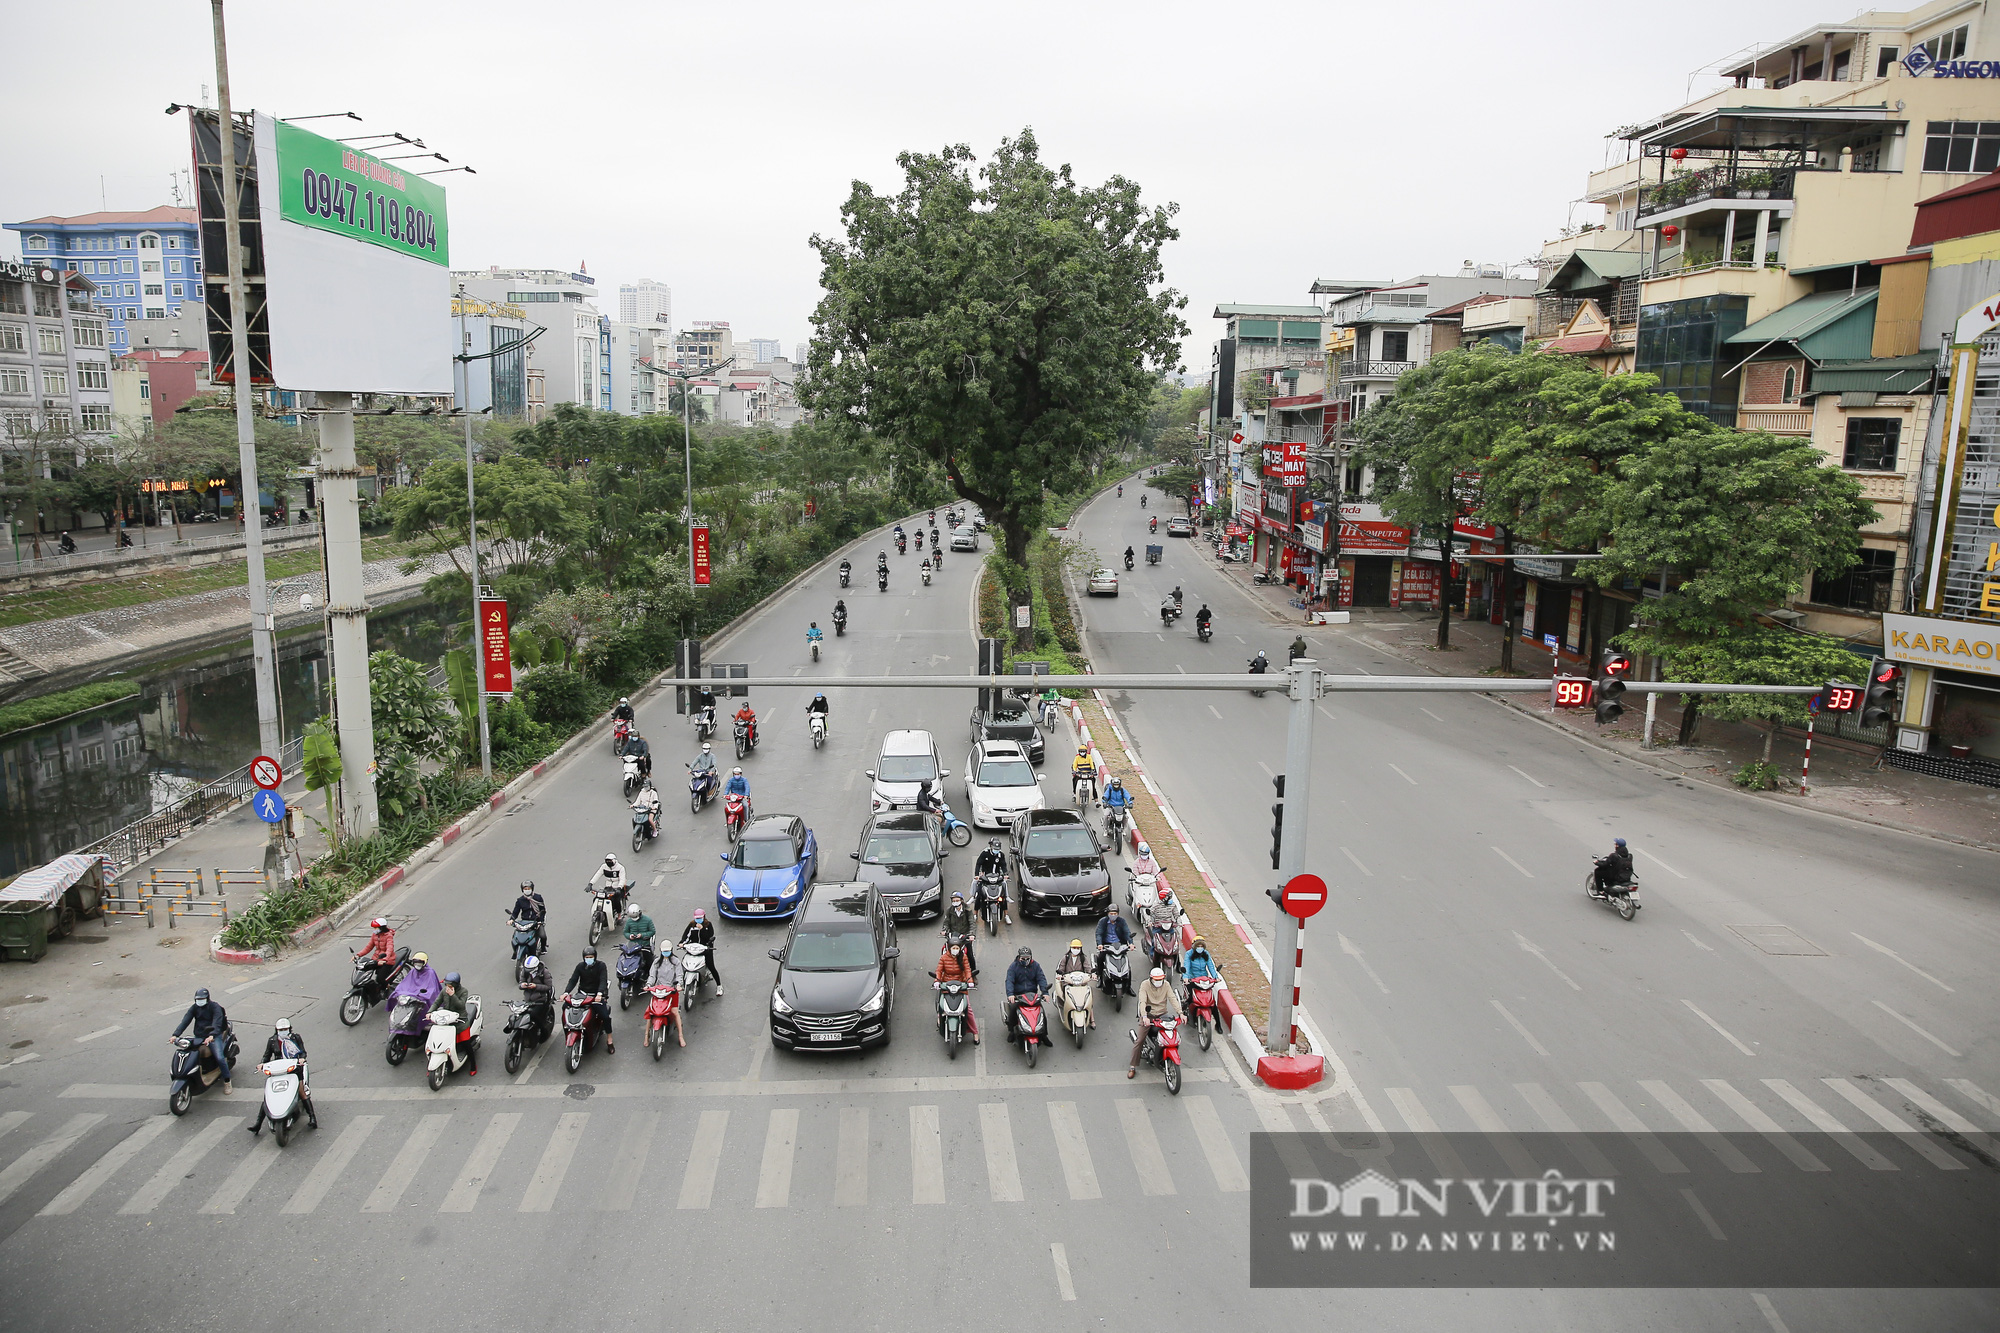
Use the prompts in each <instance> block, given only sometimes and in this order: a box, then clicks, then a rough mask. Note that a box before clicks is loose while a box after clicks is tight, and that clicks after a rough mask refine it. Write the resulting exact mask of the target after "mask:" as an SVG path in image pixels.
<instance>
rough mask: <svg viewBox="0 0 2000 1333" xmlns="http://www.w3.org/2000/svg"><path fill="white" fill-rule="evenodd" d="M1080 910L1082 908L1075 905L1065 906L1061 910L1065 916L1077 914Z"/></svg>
mask: <svg viewBox="0 0 2000 1333" xmlns="http://www.w3.org/2000/svg"><path fill="white" fill-rule="evenodd" d="M1080 910H1082V909H1080V908H1075V907H1065V908H1063V909H1062V912H1061V915H1063V916H1075V915H1076V914H1077V912H1078V911H1080Z"/></svg>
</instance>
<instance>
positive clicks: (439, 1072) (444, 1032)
mask: <svg viewBox="0 0 2000 1333" xmlns="http://www.w3.org/2000/svg"><path fill="white" fill-rule="evenodd" d="M467 999H468V1000H469V1002H470V1004H471V1008H472V1026H471V1027H469V1028H467V1029H466V1039H465V1040H464V1041H460V1040H459V1039H458V1015H457V1014H456V1013H454V1012H452V1011H451V1010H449V1009H433V1010H431V1012H430V1016H429V1022H430V1025H431V1030H430V1031H429V1032H427V1033H425V1034H424V1058H425V1059H426V1060H427V1061H428V1062H429V1065H430V1074H429V1078H430V1084H431V1091H432V1092H436V1091H437V1090H438V1089H439V1088H442V1087H443V1086H444V1076H445V1075H446V1074H451V1073H456V1072H457V1071H458V1070H460V1069H463V1068H464V1067H465V1062H466V1061H467V1060H469V1059H471V1058H472V1048H473V1047H474V1046H477V1045H478V1044H479V1030H480V1028H481V1027H483V1026H484V1025H485V1017H484V1015H482V1014H481V1013H480V1012H479V997H478V996H477V995H472V996H468V997H467Z"/></svg>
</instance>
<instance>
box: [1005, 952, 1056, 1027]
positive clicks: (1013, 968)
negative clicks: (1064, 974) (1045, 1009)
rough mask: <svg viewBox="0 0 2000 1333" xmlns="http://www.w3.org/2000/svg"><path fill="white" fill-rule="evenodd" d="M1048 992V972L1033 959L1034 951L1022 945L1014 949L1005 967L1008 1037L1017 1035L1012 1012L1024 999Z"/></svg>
mask: <svg viewBox="0 0 2000 1333" xmlns="http://www.w3.org/2000/svg"><path fill="white" fill-rule="evenodd" d="M1048 993H1049V977H1048V973H1046V972H1044V971H1042V965H1041V964H1040V963H1038V962H1036V961H1035V951H1034V950H1033V949H1030V948H1029V947H1028V946H1027V945H1025V944H1024V945H1022V946H1021V947H1020V948H1019V949H1016V950H1015V951H1014V961H1013V962H1012V963H1011V964H1009V965H1008V967H1007V1033H1008V1036H1009V1037H1010V1038H1012V1037H1014V1036H1017V1035H1019V1034H1018V1032H1017V1031H1016V1029H1015V1026H1014V1014H1015V1011H1016V1010H1017V1009H1018V1008H1019V1007H1020V1004H1021V1001H1022V1000H1024V999H1032V998H1033V997H1035V996H1037V995H1047V994H1048Z"/></svg>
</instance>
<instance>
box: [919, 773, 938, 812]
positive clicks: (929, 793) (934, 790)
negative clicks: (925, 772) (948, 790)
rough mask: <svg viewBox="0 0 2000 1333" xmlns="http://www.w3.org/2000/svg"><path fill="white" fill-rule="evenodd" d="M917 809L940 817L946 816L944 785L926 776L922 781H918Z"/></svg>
mask: <svg viewBox="0 0 2000 1333" xmlns="http://www.w3.org/2000/svg"><path fill="white" fill-rule="evenodd" d="M917 809H918V810H920V811H922V812H923V813H924V814H927V815H936V816H937V817H938V818H939V819H942V818H944V789H943V787H942V786H941V785H940V784H938V783H936V782H934V781H932V780H931V779H929V778H925V779H924V780H923V781H922V782H920V783H918V784H917Z"/></svg>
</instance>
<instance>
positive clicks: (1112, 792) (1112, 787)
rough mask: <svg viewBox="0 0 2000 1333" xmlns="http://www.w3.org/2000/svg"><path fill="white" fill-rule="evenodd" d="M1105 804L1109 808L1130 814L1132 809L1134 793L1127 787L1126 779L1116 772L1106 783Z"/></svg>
mask: <svg viewBox="0 0 2000 1333" xmlns="http://www.w3.org/2000/svg"><path fill="white" fill-rule="evenodd" d="M1104 805H1105V807H1106V808H1107V809H1111V810H1123V811H1125V812H1127V813H1128V814H1129V813H1130V812H1131V810H1132V793H1131V792H1130V791H1129V790H1127V789H1126V786H1125V782H1124V779H1122V778H1120V777H1119V776H1118V775H1117V774H1116V773H1113V774H1112V775H1111V780H1110V781H1108V782H1106V783H1105V784H1104Z"/></svg>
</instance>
